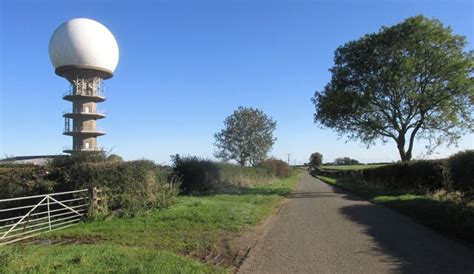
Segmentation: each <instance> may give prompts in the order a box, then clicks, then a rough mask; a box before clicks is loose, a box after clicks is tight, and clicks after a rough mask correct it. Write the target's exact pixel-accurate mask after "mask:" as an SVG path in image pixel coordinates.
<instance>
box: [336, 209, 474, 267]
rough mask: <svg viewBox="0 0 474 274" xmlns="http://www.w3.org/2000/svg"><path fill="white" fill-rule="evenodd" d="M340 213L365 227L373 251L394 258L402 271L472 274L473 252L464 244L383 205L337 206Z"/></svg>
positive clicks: (473, 265) (473, 264)
mask: <svg viewBox="0 0 474 274" xmlns="http://www.w3.org/2000/svg"><path fill="white" fill-rule="evenodd" d="M340 213H341V214H343V215H344V216H346V217H347V218H348V219H349V220H351V221H352V222H355V223H358V224H360V225H362V226H363V227H365V231H364V232H365V233H366V234H367V235H369V236H370V237H372V238H373V239H374V240H375V241H376V242H377V247H376V248H373V253H374V254H380V253H383V254H387V255H389V256H391V257H392V258H394V259H395V260H396V265H398V271H400V272H402V273H473V271H474V252H473V251H472V250H470V249H469V248H468V247H467V246H464V245H462V244H459V243H458V242H457V241H454V240H451V239H447V238H445V237H444V236H442V235H440V234H438V233H436V232H434V231H432V230H430V229H428V228H425V227H422V226H420V225H417V224H415V223H414V222H413V221H412V220H410V219H409V218H408V217H405V216H402V215H399V214H398V213H396V212H393V211H391V210H389V209H387V208H384V207H381V206H377V205H373V204H360V205H352V206H346V207H343V208H341V210H340Z"/></svg>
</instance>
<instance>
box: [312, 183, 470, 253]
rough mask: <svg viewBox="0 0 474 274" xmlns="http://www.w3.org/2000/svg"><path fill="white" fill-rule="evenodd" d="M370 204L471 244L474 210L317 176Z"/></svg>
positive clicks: (455, 203) (444, 200) (442, 200)
mask: <svg viewBox="0 0 474 274" xmlns="http://www.w3.org/2000/svg"><path fill="white" fill-rule="evenodd" d="M317 177H318V178H319V179H321V180H322V181H324V182H326V183H328V184H331V185H335V186H338V187H341V188H343V189H346V190H348V191H350V192H352V193H354V194H356V195H358V196H360V197H363V198H366V199H368V200H370V201H371V202H373V203H376V204H380V205H383V206H386V207H389V208H392V209H394V210H396V211H398V212H400V213H402V214H405V215H407V216H410V217H412V218H413V219H415V220H416V221H417V222H419V223H421V224H423V225H425V226H428V227H431V228H433V229H435V230H437V231H439V232H442V233H444V234H446V235H449V236H452V237H456V238H459V239H463V240H465V241H467V242H470V243H472V244H474V206H470V205H464V204H461V203H459V202H458V201H455V200H453V199H449V198H443V197H435V196H432V195H417V194H413V193H407V192H403V191H391V190H387V189H383V188H381V187H376V186H373V185H367V184H363V183H359V182H356V181H354V180H348V179H334V178H330V177H325V176H317Z"/></svg>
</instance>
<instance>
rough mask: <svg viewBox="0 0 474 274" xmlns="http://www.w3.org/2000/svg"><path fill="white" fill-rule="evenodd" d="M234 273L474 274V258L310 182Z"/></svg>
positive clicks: (403, 220)
mask: <svg viewBox="0 0 474 274" xmlns="http://www.w3.org/2000/svg"><path fill="white" fill-rule="evenodd" d="M268 229H269V230H268V232H267V233H266V234H265V235H264V236H263V237H262V238H261V239H260V241H259V242H258V243H257V245H256V246H255V247H254V248H253V249H252V250H251V251H250V253H249V256H248V257H247V259H246V260H245V261H244V263H243V265H242V266H241V267H240V270H239V273H381V272H383V273H386V272H394V273H470V274H472V273H474V251H473V250H472V249H469V248H468V247H466V246H464V245H463V244H461V243H460V242H457V241H455V240H451V239H448V238H446V237H444V236H442V235H440V234H438V233H437V232H434V231H432V230H430V229H428V228H425V227H423V226H421V225H418V224H416V223H415V222H414V221H413V220H411V219H409V218H408V217H405V216H402V215H400V214H398V213H396V212H394V211H392V210H390V209H387V208H384V207H382V206H378V205H374V204H371V203H369V202H367V201H364V200H361V199H359V198H357V197H355V196H352V195H348V194H347V193H346V192H343V191H341V190H339V189H337V188H334V187H331V186H329V185H327V184H325V183H323V182H321V181H319V180H317V179H315V178H313V177H311V176H310V175H309V174H305V175H304V176H303V179H302V182H301V183H300V186H299V189H298V191H296V192H295V193H294V194H292V195H291V196H290V197H289V201H288V202H287V203H286V204H285V205H284V208H282V209H281V210H280V211H279V214H278V216H277V217H276V220H275V222H273V224H272V226H271V227H270V228H268Z"/></svg>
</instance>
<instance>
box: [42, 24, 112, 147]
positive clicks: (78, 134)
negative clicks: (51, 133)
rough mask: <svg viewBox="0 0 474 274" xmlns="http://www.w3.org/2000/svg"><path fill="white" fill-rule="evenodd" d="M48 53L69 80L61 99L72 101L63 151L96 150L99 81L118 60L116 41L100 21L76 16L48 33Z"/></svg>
mask: <svg viewBox="0 0 474 274" xmlns="http://www.w3.org/2000/svg"><path fill="white" fill-rule="evenodd" d="M49 55H50V58H51V62H52V63H53V65H54V67H55V72H56V74H57V75H59V76H61V77H64V78H66V79H67V80H68V81H69V83H70V84H71V87H70V90H69V91H68V92H67V93H66V94H65V95H64V97H63V99H64V100H67V101H70V102H72V111H71V112H67V113H64V115H63V117H64V119H65V121H64V133H63V134H64V135H69V136H72V147H70V148H65V149H64V150H63V151H64V152H66V153H71V154H72V153H79V152H100V151H102V149H101V148H100V147H99V146H97V137H98V136H101V135H104V134H105V132H103V131H102V130H99V129H98V128H97V120H98V119H102V118H105V114H104V113H102V112H100V111H98V110H97V103H99V102H103V101H105V96H104V92H103V85H102V81H103V80H105V79H109V78H111V77H112V76H113V71H114V70H115V67H116V66H117V64H118V59H119V51H118V45H117V42H116V41H115V38H114V36H113V35H112V33H111V32H110V31H109V30H108V29H107V28H106V27H105V26H103V25H102V24H100V23H98V22H96V21H94V20H90V19H85V18H76V19H72V20H69V21H67V22H65V23H63V24H62V25H60V26H59V27H58V28H57V29H56V31H55V32H54V33H53V36H52V37H51V41H50V44H49Z"/></svg>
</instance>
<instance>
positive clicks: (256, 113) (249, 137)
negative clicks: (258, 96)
mask: <svg viewBox="0 0 474 274" xmlns="http://www.w3.org/2000/svg"><path fill="white" fill-rule="evenodd" d="M224 125H225V128H224V129H222V130H221V131H220V132H218V133H216V134H215V135H214V137H215V139H216V142H215V145H216V147H217V151H216V152H215V156H216V157H217V158H220V159H223V160H224V161H227V160H235V161H237V162H238V163H239V164H240V165H242V166H244V165H246V164H250V165H253V166H254V165H257V164H258V163H260V162H261V161H263V160H265V159H266V158H267V154H268V152H269V151H270V150H271V148H272V146H273V144H274V142H275V141H276V138H274V137H273V131H274V130H275V129H276V122H275V121H274V120H273V119H272V118H270V117H268V116H267V115H266V114H265V113H264V112H263V111H261V110H259V109H253V108H246V107H239V108H238V109H237V110H236V111H234V113H233V114H232V115H230V116H228V117H227V118H226V119H225V121H224Z"/></svg>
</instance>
